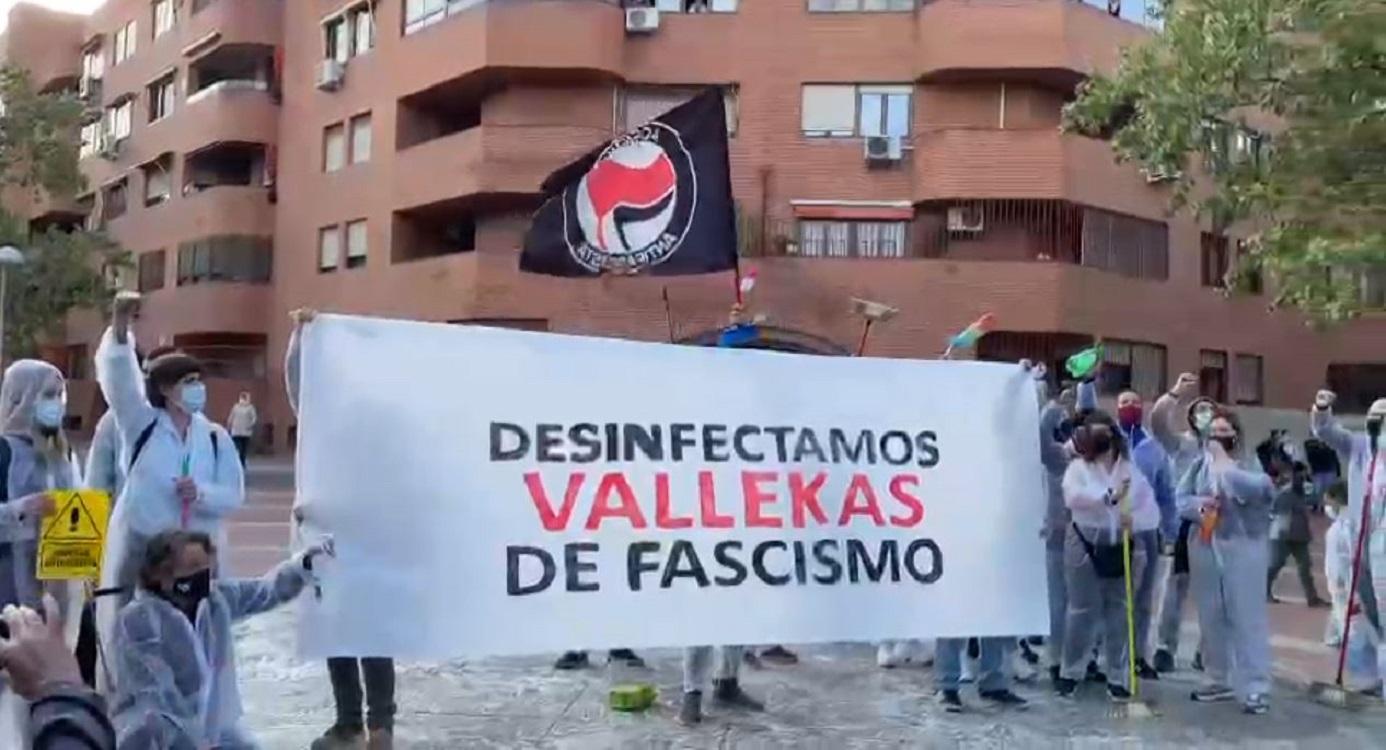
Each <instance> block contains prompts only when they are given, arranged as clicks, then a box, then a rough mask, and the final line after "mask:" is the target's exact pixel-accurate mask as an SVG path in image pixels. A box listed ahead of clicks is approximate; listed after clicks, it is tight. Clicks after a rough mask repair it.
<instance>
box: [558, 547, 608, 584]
mask: <svg viewBox="0 0 1386 750" xmlns="http://www.w3.org/2000/svg"><path fill="white" fill-rule="evenodd" d="M596 551H597V544H596V542H572V543H571V544H565V545H563V562H564V565H565V566H566V570H565V572H566V573H567V577H568V581H567V583H568V590H569V591H599V590H601V584H599V583H597V582H596V581H584V580H582V574H583V573H595V572H596V570H597V564H596V563H594V562H585V561H583V560H582V559H580V558H579V557H578V555H579V553H582V552H596Z"/></svg>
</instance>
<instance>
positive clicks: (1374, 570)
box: [1312, 391, 1386, 692]
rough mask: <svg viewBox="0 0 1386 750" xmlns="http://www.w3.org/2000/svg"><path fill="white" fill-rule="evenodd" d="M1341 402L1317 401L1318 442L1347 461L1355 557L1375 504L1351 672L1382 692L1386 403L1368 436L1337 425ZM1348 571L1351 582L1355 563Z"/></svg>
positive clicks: (1323, 396)
mask: <svg viewBox="0 0 1386 750" xmlns="http://www.w3.org/2000/svg"><path fill="white" fill-rule="evenodd" d="M1336 400H1337V396H1336V395H1334V394H1333V393H1332V392H1331V391H1320V392H1319V394H1318V397H1317V398H1316V399H1315V400H1314V411H1313V415H1312V417H1313V428H1314V437H1316V438H1318V439H1319V440H1322V441H1323V442H1324V443H1326V444H1328V446H1329V447H1330V448H1332V449H1333V450H1335V451H1337V452H1338V455H1339V456H1342V457H1345V458H1347V459H1348V467H1347V484H1348V495H1347V500H1348V507H1347V509H1346V510H1345V511H1344V512H1345V513H1346V514H1347V519H1346V520H1347V532H1348V534H1347V535H1348V538H1349V539H1350V540H1351V544H1352V550H1353V554H1354V556H1355V554H1356V551H1357V541H1358V538H1359V536H1360V535H1361V533H1362V521H1363V505H1364V501H1365V500H1367V498H1368V496H1369V495H1370V499H1371V503H1370V508H1369V510H1368V513H1367V518H1366V521H1367V524H1366V538H1365V540H1364V547H1363V550H1362V567H1361V570H1360V571H1358V575H1357V581H1358V583H1357V592H1356V596H1357V603H1358V604H1359V605H1360V610H1358V611H1357V612H1356V613H1355V614H1353V615H1351V617H1352V628H1351V630H1352V632H1351V634H1350V635H1349V640H1350V643H1349V644H1348V653H1349V654H1351V655H1352V658H1351V659H1350V660H1349V662H1348V671H1349V672H1350V674H1351V675H1352V677H1353V678H1354V682H1356V683H1358V684H1362V685H1365V686H1368V687H1372V688H1373V689H1375V690H1379V691H1380V690H1382V679H1383V677H1386V622H1383V619H1382V612H1381V607H1382V604H1383V603H1386V437H1382V436H1381V432H1382V422H1383V420H1386V398H1379V399H1377V400H1376V401H1375V402H1374V403H1372V405H1371V408H1369V409H1368V410H1367V432H1366V434H1362V433H1354V432H1350V431H1348V430H1347V429H1344V428H1343V426H1342V425H1340V424H1338V421H1337V420H1336V419H1334V418H1333V404H1334V402H1335V401H1336ZM1373 441H1374V442H1375V445H1372V443H1373ZM1347 565H1348V576H1349V577H1350V576H1351V565H1352V561H1351V560H1348V561H1347ZM1373 652H1374V653H1373ZM1372 656H1375V659H1373V658H1371V657H1372ZM1383 692H1386V691H1383Z"/></svg>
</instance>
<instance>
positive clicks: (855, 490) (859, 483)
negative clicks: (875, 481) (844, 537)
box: [837, 474, 885, 526]
mask: <svg viewBox="0 0 1386 750" xmlns="http://www.w3.org/2000/svg"><path fill="white" fill-rule="evenodd" d="M858 497H860V498H864V499H865V500H866V502H865V504H864V505H858V504H857V502H856V498H858ZM852 516H870V517H871V522H872V523H874V524H876V525H877V526H885V517H884V516H882V515H881V505H880V503H879V502H877V500H876V491H875V490H874V489H872V488H871V480H870V479H868V478H867V476H866V475H865V474H853V475H852V483H851V484H850V485H848V487H847V497H846V499H844V500H843V502H842V515H841V516H839V517H838V519H837V525H838V526H846V525H847V524H849V523H851V521H852Z"/></svg>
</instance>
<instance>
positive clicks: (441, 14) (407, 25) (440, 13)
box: [404, 0, 631, 36]
mask: <svg viewBox="0 0 1386 750" xmlns="http://www.w3.org/2000/svg"><path fill="white" fill-rule="evenodd" d="M518 2H587V3H601V4H603V5H614V6H617V7H626V6H627V5H630V4H631V3H630V0H422V2H419V3H417V4H414V3H409V4H406V5H405V9H404V34H405V36H408V35H410V34H416V33H418V32H420V31H423V30H424V29H426V28H428V27H430V26H433V25H435V24H438V23H442V22H443V21H445V20H447V19H448V18H450V17H451V16H455V15H457V14H459V13H463V12H465V11H469V10H471V9H473V8H478V7H480V6H483V5H490V4H492V3H518Z"/></svg>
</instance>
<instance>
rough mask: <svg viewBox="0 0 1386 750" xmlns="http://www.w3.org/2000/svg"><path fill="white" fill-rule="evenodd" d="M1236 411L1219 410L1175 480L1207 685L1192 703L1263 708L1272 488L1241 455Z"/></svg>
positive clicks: (1267, 658) (1258, 469)
mask: <svg viewBox="0 0 1386 750" xmlns="http://www.w3.org/2000/svg"><path fill="white" fill-rule="evenodd" d="M1242 448H1243V446H1242V430H1241V423H1240V422H1239V421H1238V419H1237V415H1236V414H1234V413H1233V412H1232V411H1230V410H1228V409H1226V408H1219V409H1218V410H1217V411H1216V412H1215V413H1214V416H1213V421H1212V422H1211V423H1210V424H1209V426H1208V441H1207V443H1206V445H1205V447H1204V451H1203V455H1201V456H1199V457H1198V458H1197V459H1195V460H1194V463H1193V465H1192V466H1191V467H1190V468H1189V471H1188V473H1187V474H1185V475H1184V478H1183V479H1182V480H1180V483H1179V494H1178V497H1179V500H1178V502H1179V512H1180V514H1181V515H1182V516H1183V517H1184V518H1185V519H1188V520H1190V521H1193V522H1194V523H1195V524H1196V528H1195V530H1194V531H1193V533H1192V535H1191V536H1190V539H1189V565H1190V574H1191V580H1192V584H1193V593H1194V601H1195V603H1196V604H1197V605H1198V625H1199V629H1200V630H1201V631H1202V634H1203V641H1204V648H1203V665H1204V672H1205V675H1206V677H1207V684H1206V685H1205V686H1204V687H1202V688H1200V689H1198V690H1195V691H1194V692H1193V695H1192V696H1191V697H1192V698H1193V700H1194V701H1197V702H1199V703H1214V702H1220V701H1230V700H1232V699H1233V698H1238V699H1240V700H1241V701H1242V705H1243V707H1244V709H1245V711H1246V713H1248V714H1253V715H1261V714H1264V713H1266V712H1267V711H1269V710H1270V702H1269V694H1270V679H1271V650H1270V613H1269V610H1268V608H1267V604H1266V569H1267V567H1268V566H1269V563H1270V546H1269V545H1270V542H1269V533H1270V519H1271V507H1272V504H1273V503H1274V500H1275V487H1274V486H1273V485H1272V484H1271V480H1270V477H1268V476H1266V474H1265V472H1263V471H1261V467H1260V465H1259V464H1258V463H1257V462H1256V461H1255V459H1254V458H1253V459H1250V460H1238V459H1237V458H1236V457H1237V456H1239V455H1244V451H1243V449H1242Z"/></svg>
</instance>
